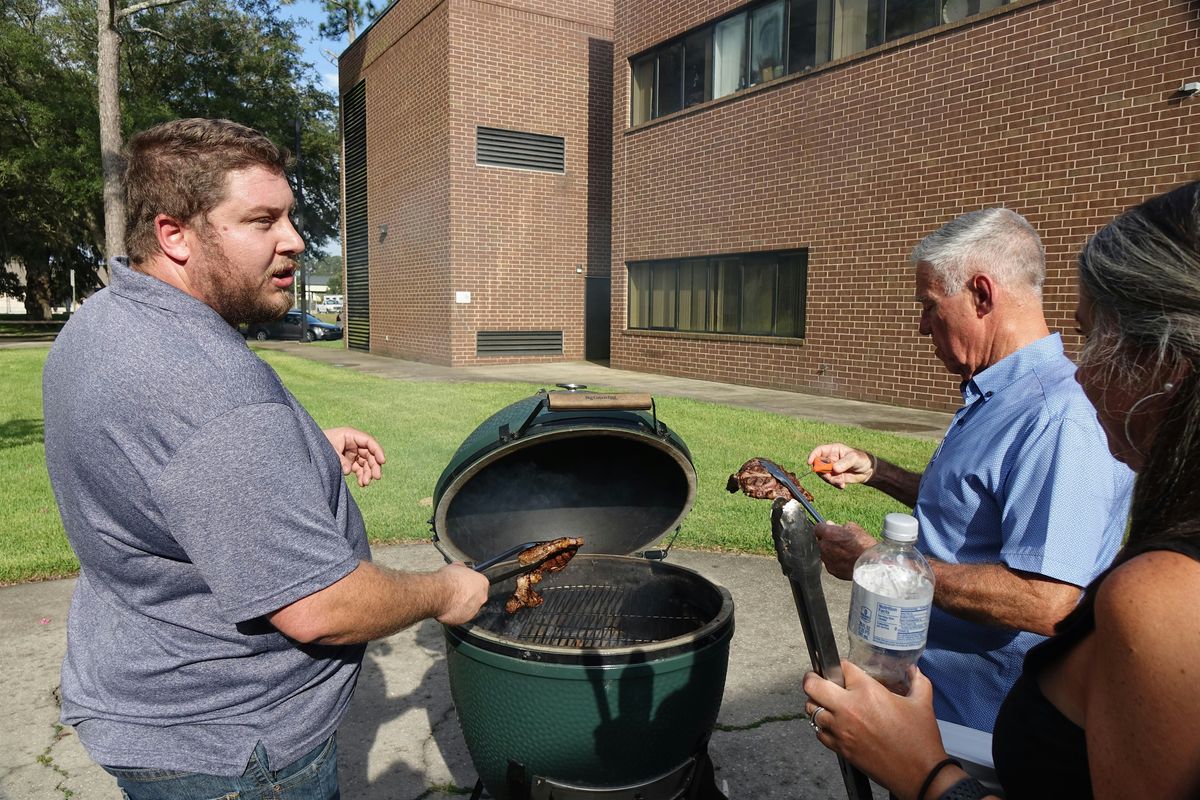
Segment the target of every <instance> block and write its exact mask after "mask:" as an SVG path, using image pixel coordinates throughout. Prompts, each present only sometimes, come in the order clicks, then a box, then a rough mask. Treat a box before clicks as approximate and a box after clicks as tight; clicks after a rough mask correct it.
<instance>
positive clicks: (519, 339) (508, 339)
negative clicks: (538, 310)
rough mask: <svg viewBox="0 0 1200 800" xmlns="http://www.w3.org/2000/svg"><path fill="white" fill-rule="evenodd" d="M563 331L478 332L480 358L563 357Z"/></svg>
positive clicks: (477, 350) (476, 344) (477, 340)
mask: <svg viewBox="0 0 1200 800" xmlns="http://www.w3.org/2000/svg"><path fill="white" fill-rule="evenodd" d="M562 351H563V347H562V331H476V332H475V354H476V355H480V356H551V355H562Z"/></svg>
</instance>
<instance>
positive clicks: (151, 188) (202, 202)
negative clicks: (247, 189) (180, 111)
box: [124, 118, 289, 265]
mask: <svg viewBox="0 0 1200 800" xmlns="http://www.w3.org/2000/svg"><path fill="white" fill-rule="evenodd" d="M288 160H289V156H288V152H287V151H286V150H284V149H281V148H278V147H276V146H275V145H274V144H273V143H272V142H271V140H270V139H268V138H267V137H266V136H264V135H263V134H261V133H259V132H258V131H256V130H254V129H253V128H248V127H246V126H245V125H239V124H238V123H236V122H230V121H229V120H227V119H198V118H197V119H178V120H174V121H172V122H165V123H163V124H161V125H156V126H155V127H153V128H150V129H149V130H145V131H142V132H141V133H139V134H138V135H136V136H134V137H133V138H132V139H131V140H130V141H129V147H128V150H127V152H126V162H125V176H124V178H125V181H124V183H125V228H126V231H125V249H126V252H127V253H128V255H129V261H130V263H131V264H133V265H140V264H142V263H144V262H145V261H146V259H148V258H150V257H151V256H152V255H154V254H155V253H156V252H158V251H159V246H158V238H157V236H156V234H155V230H154V218H155V217H157V216H158V215H159V214H166V215H167V216H168V217H172V218H173V219H176V220H178V221H179V222H185V223H187V222H192V221H193V220H195V219H196V218H197V217H203V216H204V215H206V214H207V213H208V212H209V211H212V210H213V209H214V208H216V206H217V205H218V204H219V203H220V202H221V201H222V200H224V199H225V176H226V175H227V174H228V173H230V172H232V171H234V170H239V169H248V168H250V167H263V168H265V169H268V170H271V171H272V172H277V173H280V174H282V173H283V171H284V169H286V167H287V166H288Z"/></svg>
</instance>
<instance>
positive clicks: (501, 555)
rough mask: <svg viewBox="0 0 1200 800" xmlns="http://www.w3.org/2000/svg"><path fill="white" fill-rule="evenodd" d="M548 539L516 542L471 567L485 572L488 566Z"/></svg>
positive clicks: (506, 559)
mask: <svg viewBox="0 0 1200 800" xmlns="http://www.w3.org/2000/svg"><path fill="white" fill-rule="evenodd" d="M548 541H550V540H549V539H546V540H544V541H540V542H524V543H523V544H514V545H513V546H512V547H510V548H508V549H507V550H505V551H503V552H500V553H497V554H496V555H494V556H492V557H491V558H485V559H484V560H483V561H480V562H478V563H476V564H474V565H473V566H472V567H471V569H473V570H475V571H476V572H483V571H484V570H485V569H487V568H488V567H494V566H496V565H497V564H499V563H500V562H501V561H508V560H509V559H510V558H512V557H513V556H515V555H516V554H517V553H522V552H524V551H526V550H528V549H529V548H531V547H536V546H537V545H539V544H546V542H548ZM529 566H530V567H533V566H536V565H535V564H530V565H529Z"/></svg>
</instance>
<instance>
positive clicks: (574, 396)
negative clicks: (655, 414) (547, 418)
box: [548, 391, 654, 411]
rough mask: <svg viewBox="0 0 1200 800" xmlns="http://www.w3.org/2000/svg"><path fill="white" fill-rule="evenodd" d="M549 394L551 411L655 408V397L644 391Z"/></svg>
mask: <svg viewBox="0 0 1200 800" xmlns="http://www.w3.org/2000/svg"><path fill="white" fill-rule="evenodd" d="M548 394H549V401H550V410H551V411H584V410H588V411H590V410H604V411H608V410H619V411H650V410H651V409H653V408H654V400H653V398H651V397H650V395H649V394H646V393H644V392H635V393H631V394H617V393H614V392H580V391H566V392H549V393H548Z"/></svg>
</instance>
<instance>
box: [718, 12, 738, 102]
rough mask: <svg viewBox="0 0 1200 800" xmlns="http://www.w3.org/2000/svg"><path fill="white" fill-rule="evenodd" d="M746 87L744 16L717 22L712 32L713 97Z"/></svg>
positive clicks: (722, 95)
mask: <svg viewBox="0 0 1200 800" xmlns="http://www.w3.org/2000/svg"><path fill="white" fill-rule="evenodd" d="M745 85H746V15H745V14H738V15H737V16H736V17H730V18H729V19H727V20H725V21H723V22H718V23H717V27H716V28H715V29H714V30H713V97H724V96H725V95H727V94H730V93H732V92H736V91H737V90H738V89H741V88H743V87H744V86H745Z"/></svg>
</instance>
